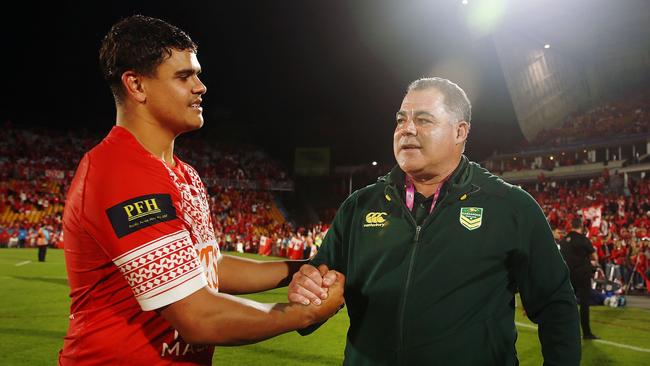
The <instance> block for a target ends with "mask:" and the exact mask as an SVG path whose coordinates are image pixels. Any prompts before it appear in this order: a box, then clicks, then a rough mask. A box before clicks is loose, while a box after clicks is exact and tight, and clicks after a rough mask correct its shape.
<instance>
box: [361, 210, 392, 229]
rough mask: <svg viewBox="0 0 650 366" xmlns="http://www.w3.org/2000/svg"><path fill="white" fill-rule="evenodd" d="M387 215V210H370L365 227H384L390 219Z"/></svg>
mask: <svg viewBox="0 0 650 366" xmlns="http://www.w3.org/2000/svg"><path fill="white" fill-rule="evenodd" d="M387 215H388V214H387V213H386V212H369V213H368V214H367V215H366V223H365V224H364V225H363V227H384V226H386V225H388V221H386V219H385V218H384V216H387Z"/></svg>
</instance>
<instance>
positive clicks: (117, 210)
mask: <svg viewBox="0 0 650 366" xmlns="http://www.w3.org/2000/svg"><path fill="white" fill-rule="evenodd" d="M89 159H90V161H89V162H88V163H89V166H90V167H89V169H88V173H87V175H86V177H85V192H84V199H83V201H84V202H83V218H84V220H85V222H84V226H85V227H86V228H87V231H88V233H89V234H90V235H91V236H92V237H93V238H94V240H95V241H96V242H97V243H98V245H99V247H100V248H101V249H102V250H103V251H104V252H105V253H106V255H107V256H108V257H109V258H110V259H111V260H112V261H113V263H114V264H115V265H116V266H117V267H118V269H119V272H120V273H121V274H122V276H124V279H125V280H126V281H127V283H128V285H129V286H130V287H131V290H132V291H133V294H134V296H135V299H136V300H137V301H138V303H139V304H140V306H141V308H142V310H145V311H147V310H154V309H158V308H161V307H163V306H166V305H169V304H171V303H173V302H176V301H178V300H180V299H182V298H184V297H186V296H188V295H190V294H192V293H194V292H195V291H197V290H199V289H201V288H202V287H204V286H206V285H207V281H206V276H205V275H204V273H203V269H202V266H201V264H200V261H199V258H198V255H197V251H196V249H195V248H194V245H193V242H192V238H191V236H190V232H189V231H188V228H187V227H186V226H185V224H184V222H183V220H181V214H182V213H181V212H182V211H181V205H180V199H181V197H180V193H179V191H178V189H177V188H176V186H175V185H174V184H173V182H172V180H171V179H170V177H169V173H168V171H167V169H166V168H165V166H164V165H163V163H162V162H159V161H156V160H154V159H149V160H150V161H146V160H144V159H142V160H143V161H137V160H136V161H135V162H136V163H137V164H134V163H130V162H131V161H129V162H127V163H122V164H115V165H112V166H111V168H110V169H107V168H106V166H108V162H106V161H102V160H101V159H96V160H97V161H93V158H92V157H89ZM129 163H130V164H129Z"/></svg>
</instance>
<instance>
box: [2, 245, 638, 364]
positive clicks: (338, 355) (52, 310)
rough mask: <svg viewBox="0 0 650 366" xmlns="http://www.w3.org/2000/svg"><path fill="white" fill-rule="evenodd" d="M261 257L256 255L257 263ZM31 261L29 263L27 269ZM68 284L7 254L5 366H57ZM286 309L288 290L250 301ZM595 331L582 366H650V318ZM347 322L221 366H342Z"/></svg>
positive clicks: (596, 317)
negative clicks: (283, 304)
mask: <svg viewBox="0 0 650 366" xmlns="http://www.w3.org/2000/svg"><path fill="white" fill-rule="evenodd" d="M251 257H255V256H251ZM26 261H30V262H26ZM68 290H69V289H68V285H67V281H66V272H65V263H64V260H63V251H61V250H52V249H51V250H48V253H47V262H45V263H39V262H37V261H36V250H35V249H0V294H1V295H0V296H1V298H2V300H1V301H0V365H53V364H56V359H57V353H58V351H59V349H60V348H61V346H62V344H63V336H64V334H65V332H66V329H67V325H68V311H69V308H68V307H69V298H68ZM249 297H250V298H251V299H254V300H257V301H261V302H283V301H285V299H286V288H284V289H278V290H273V291H268V292H264V293H260V294H256V295H252V296H249ZM592 309H593V310H592V328H593V330H594V332H595V333H596V334H598V335H599V336H600V337H602V339H603V340H604V341H606V342H615V343H617V344H620V345H623V346H625V345H627V346H632V347H636V348H637V349H636V350H635V349H630V348H625V347H622V346H620V345H619V346H617V345H613V344H609V343H606V342H600V341H589V342H583V361H582V365H650V311H649V310H642V309H635V308H618V309H612V308H606V307H602V306H597V307H593V308H592ZM517 322H518V323H520V324H519V327H518V328H519V340H518V341H517V350H518V353H519V359H520V361H521V364H522V365H541V363H542V362H541V353H540V348H539V342H538V340H537V334H536V330H535V329H533V328H532V325H533V324H532V323H531V322H530V321H528V320H527V319H526V318H525V317H524V316H523V315H522V314H521V312H520V311H518V312H517ZM347 325H348V318H347V314H346V313H345V311H342V312H340V313H339V314H338V315H336V316H335V317H334V318H332V319H330V321H328V322H327V323H326V324H325V325H324V326H323V327H321V328H320V329H319V330H318V331H316V332H315V333H313V334H312V335H310V336H307V337H301V336H299V335H298V334H297V333H295V332H292V333H288V334H285V335H282V336H279V337H277V338H274V339H271V340H268V341H265V342H262V343H258V344H254V345H249V346H244V347H220V348H217V350H216V351H215V356H214V364H215V365H254V364H258V365H340V364H341V362H342V360H343V347H344V344H345V332H346V329H347Z"/></svg>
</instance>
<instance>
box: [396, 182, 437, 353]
mask: <svg viewBox="0 0 650 366" xmlns="http://www.w3.org/2000/svg"><path fill="white" fill-rule="evenodd" d="M390 188H391V190H392V191H393V193H394V195H395V196H396V198H397V200H398V201H399V202H400V204H401V206H402V208H403V209H404V210H405V211H406V213H407V216H408V217H409V219H410V220H411V223H413V225H414V226H415V238H414V240H413V247H412V250H411V258H410V259H409V268H408V272H407V274H406V284H405V286H404V295H403V296H404V297H403V298H402V304H401V309H400V314H399V318H398V319H397V320H398V325H397V327H398V330H399V332H398V337H399V338H398V342H397V345H398V347H397V352H398V364H400V365H401V364H402V352H403V347H404V314H405V313H406V300H407V298H408V290H409V286H410V284H411V274H412V273H413V264H414V262H415V254H416V253H417V248H418V243H419V242H420V232H421V231H422V228H423V227H424V226H425V225H427V224H429V223H430V222H432V221H433V218H434V216H435V215H436V213H437V212H439V211H441V209H442V208H443V207H445V206H447V204H446V203H447V202H445V201H446V200H447V199H448V198H447V197H445V199H443V200H442V202H440V206H441V207H436V209H435V210H434V212H433V213H432V214H431V215H429V216H428V217H427V218H425V219H424V221H423V222H422V225H418V224H417V222H416V221H415V218H413V215H412V214H411V211H410V210H409V209H408V208H407V207H406V204H404V201H403V200H402V198H401V197H400V196H399V194H397V192H396V188H394V187H390Z"/></svg>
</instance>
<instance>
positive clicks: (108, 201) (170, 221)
mask: <svg viewBox="0 0 650 366" xmlns="http://www.w3.org/2000/svg"><path fill="white" fill-rule="evenodd" d="M174 160H175V162H176V166H175V167H170V166H168V165H167V164H166V163H164V162H163V161H162V160H161V159H159V158H157V157H155V156H154V155H152V154H151V153H149V152H148V151H147V150H145V149H144V148H143V147H142V145H140V143H139V142H138V141H137V140H136V139H135V137H134V136H133V135H132V134H131V133H130V132H129V131H128V130H126V129H125V128H122V127H118V126H115V127H113V129H112V130H111V132H110V133H109V134H108V136H107V137H106V138H105V139H104V140H103V141H102V142H101V143H100V144H99V145H97V146H96V147H95V148H93V149H92V150H91V151H89V152H88V153H87V154H86V155H85V156H84V157H83V159H82V160H81V162H80V163H79V166H78V168H77V172H76V174H75V177H74V179H73V181H72V184H71V186H70V189H69V191H68V196H67V200H66V206H65V211H64V214H63V230H64V233H65V235H64V238H65V246H64V250H65V259H66V267H67V271H68V281H69V284H70V290H71V291H70V297H71V299H72V303H71V306H70V325H69V328H68V333H67V335H66V337H65V341H64V345H63V349H62V350H61V352H60V356H59V362H60V364H62V365H69V364H74V365H95V364H96V365H118V364H119V365H147V366H152V365H168V364H174V365H195V364H211V360H212V352H213V347H210V346H192V345H188V344H187V343H185V342H184V341H183V340H182V338H181V337H179V335H178V332H176V331H175V330H174V329H173V328H172V327H171V325H170V324H169V323H168V322H167V321H166V320H165V319H164V318H162V317H161V316H160V315H158V313H157V312H156V311H155V310H156V309H159V308H161V307H164V306H166V305H169V304H171V303H173V302H175V301H178V300H180V299H182V298H184V297H186V296H188V295H190V294H192V293H193V292H195V291H197V290H199V289H201V288H202V287H205V286H207V287H208V288H209V289H211V290H212V291H218V286H219V281H218V276H217V263H218V261H219V259H220V255H221V254H220V252H219V247H218V246H217V242H216V239H215V235H214V230H213V226H212V222H211V216H210V209H209V205H208V199H207V198H208V197H207V192H206V190H205V187H204V186H203V183H202V182H201V180H200V178H199V176H198V174H197V173H196V171H195V170H194V169H193V168H192V167H191V166H189V165H187V164H185V163H183V162H182V161H180V160H179V159H178V158H176V157H174Z"/></svg>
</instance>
